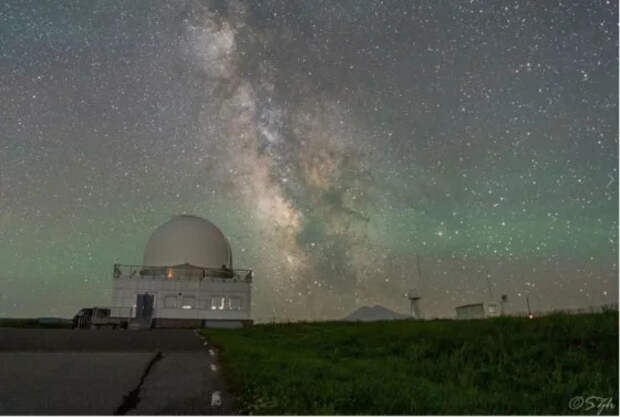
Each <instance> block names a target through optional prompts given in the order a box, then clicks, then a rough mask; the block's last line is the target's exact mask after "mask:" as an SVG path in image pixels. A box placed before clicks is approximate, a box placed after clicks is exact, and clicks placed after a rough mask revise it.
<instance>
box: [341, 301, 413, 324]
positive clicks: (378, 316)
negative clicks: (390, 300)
mask: <svg viewBox="0 0 620 417" xmlns="http://www.w3.org/2000/svg"><path fill="white" fill-rule="evenodd" d="M408 318H410V317H409V316H405V315H404V314H399V313H396V312H394V311H392V310H389V309H387V308H385V307H383V306H380V305H376V306H373V307H369V306H363V307H360V308H358V309H357V310H355V311H354V312H353V313H351V314H349V315H348V316H347V317H345V318H344V321H380V320H403V319H408Z"/></svg>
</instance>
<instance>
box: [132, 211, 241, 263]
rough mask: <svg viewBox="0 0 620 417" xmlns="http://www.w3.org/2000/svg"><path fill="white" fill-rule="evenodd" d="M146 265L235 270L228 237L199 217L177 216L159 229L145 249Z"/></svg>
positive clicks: (144, 260)
mask: <svg viewBox="0 0 620 417" xmlns="http://www.w3.org/2000/svg"><path fill="white" fill-rule="evenodd" d="M142 264H143V265H145V266H174V265H182V264H190V265H194V266H199V267H204V268H221V267H222V265H225V266H226V268H229V269H232V251H231V249H230V244H229V243H228V240H227V239H226V236H224V234H223V233H222V231H221V230H220V229H219V228H218V227H217V226H216V225H214V224H213V223H211V222H210V221H208V220H206V219H203V218H202V217H198V216H191V215H181V216H174V217H173V218H172V219H170V220H169V221H168V222H167V223H164V224H163V225H161V226H159V227H158V228H157V230H155V231H154V232H153V234H152V235H151V237H150V238H149V240H148V242H147V244H146V248H145V249H144V259H143V262H142Z"/></svg>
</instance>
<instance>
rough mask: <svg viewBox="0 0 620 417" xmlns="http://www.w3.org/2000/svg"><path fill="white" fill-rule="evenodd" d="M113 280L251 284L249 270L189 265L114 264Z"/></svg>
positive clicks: (251, 276) (252, 276)
mask: <svg viewBox="0 0 620 417" xmlns="http://www.w3.org/2000/svg"><path fill="white" fill-rule="evenodd" d="M113 276H114V278H121V277H122V278H136V279H140V278H156V279H170V280H173V279H206V278H221V279H232V280H243V281H245V282H252V279H253V278H254V272H253V271H252V270H251V269H229V268H203V267H199V266H194V265H190V264H183V265H173V266H147V265H123V264H114V271H113Z"/></svg>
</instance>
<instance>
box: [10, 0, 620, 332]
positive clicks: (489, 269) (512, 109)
mask: <svg viewBox="0 0 620 417" xmlns="http://www.w3.org/2000/svg"><path fill="white" fill-rule="evenodd" d="M617 22H618V4H617V2H613V1H611V2H610V1H575V2H571V1H551V0H549V1H501V2H487V1H473V0H472V1H463V2H457V1H445V2H443V1H436V0H429V1H413V0H405V1H345V0H339V1H316V0H312V1H303V2H302V1H288V0H286V1H285V0H282V1H252V2H240V1H224V0H220V1H211V2H209V1H203V2H199V1H174V2H172V1H166V2H164V1H159V2H156V1H151V0H148V1H146V0H143V1H100V2H85V1H55V2H41V1H38V0H35V1H24V0H15V1H3V2H2V4H0V97H1V99H0V315H2V316H32V315H46V316H51V315H56V316H72V315H73V314H75V312H76V311H77V310H78V309H79V308H81V307H86V306H92V305H109V304H110V303H111V288H112V265H113V264H114V263H115V262H119V263H125V264H139V263H141V261H142V252H143V249H144V245H145V243H146V241H147V239H148V237H149V235H150V233H151V232H152V231H153V230H154V229H155V228H157V227H158V226H159V225H160V224H162V223H164V222H166V221H167V220H168V219H169V218H170V217H171V216H173V215H175V214H182V213H187V214H195V215H199V216H202V217H205V218H207V219H209V220H211V221H212V222H214V223H215V224H217V225H218V226H219V227H220V228H221V229H222V231H223V232H224V234H226V235H227V237H228V238H229V240H230V242H231V245H232V249H233V256H234V265H235V267H240V268H243V267H248V268H253V269H254V270H255V274H256V278H255V281H254V286H253V296H254V302H253V316H254V317H255V318H257V319H259V320H261V319H266V318H272V317H275V318H278V319H290V320H296V319H325V318H339V317H343V316H345V315H346V314H348V313H349V312H351V311H352V310H354V309H355V308H357V307H360V306H362V305H374V304H381V305H384V306H385V307H388V308H391V309H393V310H396V311H399V312H407V311H408V309H409V303H408V300H407V298H406V297H405V295H404V294H405V293H406V291H407V289H408V288H410V287H414V286H416V287H418V288H419V291H420V293H421V295H422V304H421V307H422V310H423V312H424V314H425V316H426V317H437V316H450V315H454V307H455V306H456V305H459V304H465V303H472V302H477V301H483V300H487V299H498V298H499V297H500V295H501V294H507V295H508V301H509V302H508V304H507V310H508V311H509V312H522V311H524V310H525V309H526V306H525V296H526V295H529V299H530V303H531V305H532V309H534V310H550V309H554V308H574V307H588V306H591V305H601V304H606V303H617V301H618V23H617ZM417 256H419V259H420V266H421V269H422V279H421V280H420V279H419V277H418V274H417V269H416V257H417Z"/></svg>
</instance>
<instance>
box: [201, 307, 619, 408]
mask: <svg viewBox="0 0 620 417" xmlns="http://www.w3.org/2000/svg"><path fill="white" fill-rule="evenodd" d="M203 331H204V333H205V334H206V336H207V337H208V340H209V341H210V342H211V343H212V344H214V345H215V346H216V347H217V348H218V349H219V351H220V353H219V354H220V360H221V362H222V366H223V367H224V370H225V372H226V374H227V377H228V378H229V380H230V383H231V386H232V387H233V389H234V391H235V392H236V393H237V395H238V398H239V399H238V401H239V404H238V406H239V410H240V411H241V413H244V414H246V413H252V414H597V413H598V412H599V410H598V409H593V408H590V409H588V407H589V406H590V405H593V404H594V403H596V405H598V404H599V400H596V399H594V400H592V399H591V402H590V403H584V404H581V405H580V402H579V400H577V402H573V407H574V408H576V409H571V408H569V401H570V400H571V398H573V397H575V396H583V397H584V398H586V399H587V397H589V396H597V397H605V398H607V397H611V400H609V401H608V402H603V404H608V406H607V408H605V407H602V408H601V410H600V411H601V413H602V414H616V415H617V414H618V313H617V312H605V313H598V314H586V315H552V316H546V317H542V318H537V319H534V320H528V319H527V318H517V317H501V318H496V319H489V320H468V321H454V320H433V321H423V322H416V321H411V320H406V321H394V322H375V323H346V322H322V323H321V322H318V323H292V324H269V325H257V326H254V327H252V328H247V329H234V330H230V329H205V330H203ZM611 403H613V405H610V404H611Z"/></svg>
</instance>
